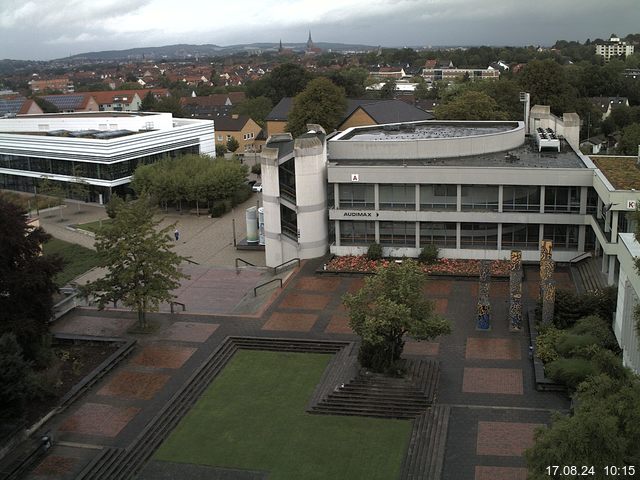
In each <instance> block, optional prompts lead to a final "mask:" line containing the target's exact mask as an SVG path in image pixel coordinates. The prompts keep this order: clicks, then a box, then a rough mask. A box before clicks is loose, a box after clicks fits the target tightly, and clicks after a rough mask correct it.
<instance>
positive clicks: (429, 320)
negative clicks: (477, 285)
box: [343, 260, 451, 371]
mask: <svg viewBox="0 0 640 480" xmlns="http://www.w3.org/2000/svg"><path fill="white" fill-rule="evenodd" d="M425 281H426V275H425V273H424V272H423V271H422V269H421V267H420V265H419V264H418V263H417V262H415V261H413V260H404V261H403V262H402V264H396V263H391V264H390V265H389V266H387V267H379V268H378V270H377V272H376V275H374V276H371V277H368V278H367V279H366V280H365V284H364V287H363V288H362V289H361V290H360V291H359V292H357V293H355V294H349V293H347V294H346V295H345V296H344V297H343V301H344V304H345V306H346V307H347V309H348V310H349V317H350V320H349V325H350V326H351V328H352V329H353V331H354V332H355V333H356V334H358V335H359V336H360V337H361V338H362V345H361V347H360V351H359V354H358V359H359V360H360V363H361V364H362V365H363V366H364V367H367V368H370V369H372V370H375V371H387V370H389V369H391V368H393V367H394V366H395V365H396V363H397V362H398V360H399V359H400V356H401V354H402V349H403V347H404V336H405V335H409V336H411V337H412V338H415V339H417V340H429V339H433V338H435V337H437V336H439V335H445V334H448V333H450V332H451V325H450V323H449V322H448V321H447V320H446V319H444V318H442V317H441V316H439V315H437V314H436V313H435V312H434V304H433V302H431V301H429V300H426V299H425V298H424V293H423V286H424V283H425Z"/></svg>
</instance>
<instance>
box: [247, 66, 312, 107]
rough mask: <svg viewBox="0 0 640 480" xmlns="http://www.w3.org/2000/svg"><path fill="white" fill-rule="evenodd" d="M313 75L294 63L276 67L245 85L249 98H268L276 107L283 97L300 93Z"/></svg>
mask: <svg viewBox="0 0 640 480" xmlns="http://www.w3.org/2000/svg"><path fill="white" fill-rule="evenodd" d="M312 78H313V75H312V74H311V73H309V72H308V71H307V70H306V69H305V68H304V67H302V66H300V65H296V64H295V63H284V64H282V65H278V66H277V67H276V68H274V69H273V71H272V72H271V73H269V74H267V75H265V76H264V77H263V78H261V79H260V80H257V81H255V82H249V83H248V84H247V95H248V96H249V97H252V98H255V97H260V96H263V97H269V98H270V99H271V102H272V103H273V104H274V105H276V104H277V103H278V102H279V101H280V100H282V99H283V98H284V97H295V96H296V95H298V94H299V93H300V92H302V91H303V90H304V89H305V88H306V86H307V84H308V83H309V81H310V80H311V79H312Z"/></svg>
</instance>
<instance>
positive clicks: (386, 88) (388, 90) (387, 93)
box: [380, 78, 396, 99]
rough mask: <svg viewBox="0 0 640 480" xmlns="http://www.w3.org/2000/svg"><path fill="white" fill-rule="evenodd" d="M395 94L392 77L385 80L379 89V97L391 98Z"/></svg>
mask: <svg viewBox="0 0 640 480" xmlns="http://www.w3.org/2000/svg"><path fill="white" fill-rule="evenodd" d="M395 94H396V81H395V80H394V79H393V78H392V79H389V80H387V83H385V84H384V85H383V86H382V88H381V89H380V98H383V99H384V98H386V99H392V98H394V96H395Z"/></svg>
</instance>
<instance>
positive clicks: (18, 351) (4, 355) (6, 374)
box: [0, 333, 37, 420]
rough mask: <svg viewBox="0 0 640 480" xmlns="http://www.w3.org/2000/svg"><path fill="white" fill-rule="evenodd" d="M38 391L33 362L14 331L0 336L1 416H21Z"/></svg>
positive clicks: (4, 417) (8, 417)
mask: <svg viewBox="0 0 640 480" xmlns="http://www.w3.org/2000/svg"><path fill="white" fill-rule="evenodd" d="M36 391H37V386H36V382H35V380H34V375H33V371H32V369H31V364H30V363H29V362H28V361H27V360H26V359H25V358H24V355H23V354H22V348H21V347H20V344H19V343H18V340H17V339H16V336H15V335H14V334H13V333H4V334H2V335H1V336H0V418H3V419H5V420H9V419H11V418H15V417H16V416H17V417H21V416H22V414H23V412H24V407H25V404H26V402H27V401H28V400H30V399H31V398H32V397H33V396H34V394H35V393H36Z"/></svg>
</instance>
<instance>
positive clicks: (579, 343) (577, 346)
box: [555, 331, 598, 357]
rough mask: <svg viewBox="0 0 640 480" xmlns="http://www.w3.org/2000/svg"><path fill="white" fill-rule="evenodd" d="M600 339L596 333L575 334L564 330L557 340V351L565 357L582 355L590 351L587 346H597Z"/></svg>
mask: <svg viewBox="0 0 640 480" xmlns="http://www.w3.org/2000/svg"><path fill="white" fill-rule="evenodd" d="M597 345H598V339H597V338H596V337H595V336H594V335H589V334H587V335H574V334H571V333H569V332H567V331H564V332H562V333H561V334H560V335H559V336H558V338H557V340H556V344H555V347H556V351H557V352H558V353H559V354H560V355H561V356H563V357H570V356H573V355H581V353H582V352H586V351H588V349H587V347H591V346H597Z"/></svg>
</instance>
